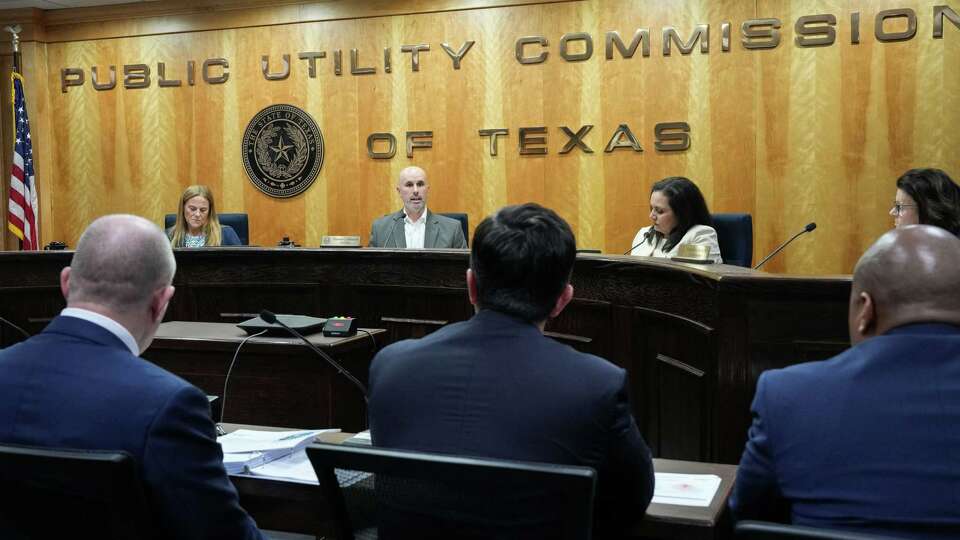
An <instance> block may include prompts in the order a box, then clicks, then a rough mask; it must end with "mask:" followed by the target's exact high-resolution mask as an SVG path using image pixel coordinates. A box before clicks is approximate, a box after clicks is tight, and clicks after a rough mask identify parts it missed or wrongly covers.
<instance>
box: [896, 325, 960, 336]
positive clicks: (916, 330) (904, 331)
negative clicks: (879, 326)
mask: <svg viewBox="0 0 960 540" xmlns="http://www.w3.org/2000/svg"><path fill="white" fill-rule="evenodd" d="M924 334H927V335H930V334H938V335H943V334H947V335H949V334H960V326H956V325H953V324H947V323H913V324H905V325H903V326H898V327H896V328H891V329H890V330H887V332H886V333H885V334H883V335H885V336H892V335H924Z"/></svg>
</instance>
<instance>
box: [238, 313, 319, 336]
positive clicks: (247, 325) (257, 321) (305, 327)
mask: <svg viewBox="0 0 960 540" xmlns="http://www.w3.org/2000/svg"><path fill="white" fill-rule="evenodd" d="M276 317H277V319H279V320H281V321H283V323H284V324H285V325H287V326H289V327H290V328H293V329H294V330H296V331H297V332H300V333H301V334H316V333H317V332H319V331H320V329H322V328H323V325H324V324H325V323H326V322H327V319H321V318H318V317H308V316H306V315H277V316H276ZM237 326H238V327H239V328H241V329H243V331H245V332H246V333H248V334H256V333H257V332H262V331H264V330H266V331H267V332H266V333H265V334H264V335H265V336H272V337H275V336H288V335H289V332H287V330H286V329H284V328H283V326H281V325H279V324H277V323H273V324H271V323H268V322H266V321H264V320H263V319H262V318H261V317H254V318H253V319H250V320H246V321H243V322H242V323H238V324H237Z"/></svg>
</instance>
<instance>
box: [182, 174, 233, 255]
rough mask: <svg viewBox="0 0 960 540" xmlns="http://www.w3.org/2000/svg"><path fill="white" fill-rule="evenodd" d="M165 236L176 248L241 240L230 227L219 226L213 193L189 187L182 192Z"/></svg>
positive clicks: (217, 244)
mask: <svg viewBox="0 0 960 540" xmlns="http://www.w3.org/2000/svg"><path fill="white" fill-rule="evenodd" d="M167 237H168V238H170V245H172V246H173V247H175V248H182V247H187V248H192V247H213V246H239V245H240V237H239V236H237V232H236V231H234V230H233V227H231V226H229V225H220V220H219V219H218V218H217V211H216V208H215V207H214V204H213V192H211V191H210V188H208V187H207V186H196V185H195V186H189V187H187V189H186V190H184V192H183V195H181V196H180V209H179V211H178V212H177V222H176V224H175V225H174V226H173V227H171V228H169V229H167Z"/></svg>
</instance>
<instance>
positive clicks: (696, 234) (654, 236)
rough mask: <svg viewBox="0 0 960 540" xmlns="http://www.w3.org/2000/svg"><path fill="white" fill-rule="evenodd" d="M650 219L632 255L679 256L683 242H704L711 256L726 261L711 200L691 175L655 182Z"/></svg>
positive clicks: (639, 235) (671, 177)
mask: <svg viewBox="0 0 960 540" xmlns="http://www.w3.org/2000/svg"><path fill="white" fill-rule="evenodd" d="M650 221H651V222H653V225H650V226H649V227H644V228H642V229H640V231H639V232H637V235H636V236H635V237H633V242H632V243H631V245H632V246H633V248H632V249H631V250H630V254H631V255H639V256H642V257H676V256H677V251H678V249H679V247H680V245H681V244H702V245H706V246H709V247H710V259H712V260H713V261H714V262H715V263H717V264H720V263H722V262H723V258H722V257H721V256H720V244H719V243H718V242H717V231H715V230H714V229H713V227H712V226H711V225H712V224H713V220H712V219H710V211H709V210H708V209H707V202H706V201H705V200H704V199H703V194H702V193H700V189H699V188H698V187H697V185H696V184H694V183H693V182H691V181H690V180H689V179H687V178H684V177H682V176H670V177H667V178H664V179H663V180H660V181H659V182H657V183H655V184H654V185H653V188H652V189H651V190H650Z"/></svg>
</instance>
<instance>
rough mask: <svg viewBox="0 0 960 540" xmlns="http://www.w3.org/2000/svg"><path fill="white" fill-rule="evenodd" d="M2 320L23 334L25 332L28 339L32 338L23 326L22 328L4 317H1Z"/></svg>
mask: <svg viewBox="0 0 960 540" xmlns="http://www.w3.org/2000/svg"><path fill="white" fill-rule="evenodd" d="M0 322H2V323H4V324H6V325H7V326H9V327H10V328H13V329H14V330H16V331H17V332H20V333H21V334H23V337H25V338H27V339H30V334H28V333H27V331H26V330H24V329H23V328H20V327H19V326H17V325H15V324H13V323H12V322H10V321H8V320H6V319H4V318H3V317H0Z"/></svg>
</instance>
